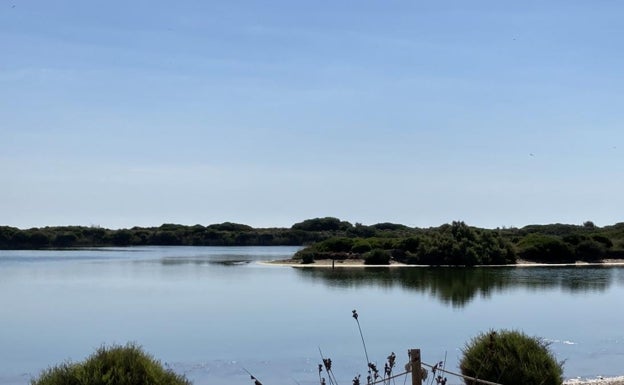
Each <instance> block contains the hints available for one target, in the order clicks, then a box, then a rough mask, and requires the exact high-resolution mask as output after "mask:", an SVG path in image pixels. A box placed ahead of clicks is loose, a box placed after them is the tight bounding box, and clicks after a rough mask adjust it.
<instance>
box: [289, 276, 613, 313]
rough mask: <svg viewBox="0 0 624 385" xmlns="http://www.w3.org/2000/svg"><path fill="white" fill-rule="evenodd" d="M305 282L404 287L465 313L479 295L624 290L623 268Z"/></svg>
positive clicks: (321, 278) (333, 278)
mask: <svg viewBox="0 0 624 385" xmlns="http://www.w3.org/2000/svg"><path fill="white" fill-rule="evenodd" d="M296 270H297V271H298V274H299V275H300V276H301V277H302V278H303V279H310V280H316V281H323V282H324V283H325V284H327V285H329V286H333V287H344V288H357V287H382V288H393V287H401V288H403V289H406V290H413V291H417V292H419V293H423V294H428V295H430V296H432V297H434V298H436V299H438V300H440V301H441V302H442V303H445V304H448V305H451V306H453V307H457V308H459V307H463V306H465V305H467V304H468V303H469V302H470V301H472V300H473V299H474V298H475V297H476V296H477V295H478V296H481V297H484V298H487V297H489V296H490V295H492V294H493V293H496V292H502V291H505V290H511V289H515V288H525V289H531V290H544V289H560V290H562V291H564V292H570V293H576V292H602V291H605V290H607V289H608V288H609V286H610V285H611V284H612V283H614V281H615V282H617V284H620V285H622V284H624V279H623V278H624V273H623V272H624V269H623V268H618V267H602V266H589V267H525V268H519V267H509V268H507V267H496V268H483V267H479V268H443V267H438V268H396V269H395V268H375V267H370V268H368V267H366V268H348V267H341V268H338V269H333V270H332V269H326V268H313V267H309V268H308V267H304V268H297V269H296Z"/></svg>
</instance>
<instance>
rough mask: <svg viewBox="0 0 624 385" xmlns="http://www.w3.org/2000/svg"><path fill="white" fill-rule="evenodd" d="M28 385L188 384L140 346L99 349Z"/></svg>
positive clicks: (49, 371) (44, 374) (59, 366)
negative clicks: (82, 359)
mask: <svg viewBox="0 0 624 385" xmlns="http://www.w3.org/2000/svg"><path fill="white" fill-rule="evenodd" d="M31 384H32V385H74V384H75V385H153V384H159V385H190V384H191V382H190V381H189V380H187V379H186V378H185V377H184V376H181V375H178V374H176V373H174V372H173V371H171V370H169V369H165V368H163V366H162V365H161V364H160V362H158V361H156V360H155V359H154V358H152V357H151V356H150V355H148V354H147V353H145V352H143V350H141V348H140V347H138V346H136V345H133V344H128V345H126V346H112V347H110V348H107V347H101V348H99V349H98V350H97V351H96V352H95V353H94V354H93V355H91V356H90V357H88V358H87V359H86V360H85V361H83V362H79V363H64V364H61V365H58V366H56V367H53V368H50V369H47V370H46V371H44V372H43V373H42V374H41V375H40V376H39V378H37V379H34V380H32V381H31Z"/></svg>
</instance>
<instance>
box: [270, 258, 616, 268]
mask: <svg viewBox="0 0 624 385" xmlns="http://www.w3.org/2000/svg"><path fill="white" fill-rule="evenodd" d="M261 263H262V264H268V265H278V266H292V267H332V260H331V259H320V260H316V261H314V263H307V264H302V263H301V262H300V261H299V260H290V259H289V260H278V261H269V262H261ZM334 266H335V267H429V266H430V265H407V264H405V263H398V262H391V263H390V265H365V264H364V261H363V260H361V259H345V260H336V261H335V262H334ZM540 266H624V260H605V261H604V262H596V263H589V262H576V263H534V262H528V261H519V262H518V263H516V264H511V265H482V267H540ZM477 267H478V266H477Z"/></svg>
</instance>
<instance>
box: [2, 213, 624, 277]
mask: <svg viewBox="0 0 624 385" xmlns="http://www.w3.org/2000/svg"><path fill="white" fill-rule="evenodd" d="M152 245H172V246H179V245H184V246H278V245H289V246H302V245H303V246H308V247H306V249H304V250H302V251H300V252H299V253H298V254H297V258H300V259H301V261H302V262H304V263H311V262H313V261H314V260H315V259H325V258H331V259H334V260H342V259H348V258H358V259H365V256H366V255H367V254H368V253H371V252H372V251H374V250H377V249H379V250H383V251H385V252H386V253H388V254H389V255H390V260H391V261H398V262H403V263H408V264H426V265H463V266H473V265H491V264H509V263H514V262H515V261H516V260H518V259H520V260H526V261H534V262H545V263H562V262H574V261H588V262H593V261H600V260H602V259H605V258H617V259H624V223H618V224H616V225H613V226H606V227H597V226H596V225H595V224H594V223H592V222H591V221H586V222H584V223H583V224H582V225H566V224H552V225H530V226H525V227H523V228H520V229H518V228H503V229H481V228H477V227H472V226H469V225H467V224H465V223H464V222H452V223H450V224H444V225H442V226H439V227H431V228H426V229H424V228H411V227H408V226H405V225H401V224H395V223H378V224H374V225H370V226H366V225H362V224H361V223H356V224H355V225H352V224H351V223H349V222H346V221H341V220H340V219H338V218H333V217H325V218H314V219H307V220H305V221H302V222H299V223H295V224H294V225H293V226H292V227H290V228H253V227H251V226H248V225H244V224H238V223H231V222H224V223H220V224H211V225H208V226H202V225H194V226H184V225H178V224H163V225H161V226H159V227H133V228H131V229H120V230H109V229H104V228H100V227H93V226H92V227H84V226H58V227H43V228H32V229H26V230H20V229H18V228H15V227H8V226H0V249H41V248H69V247H102V246H152Z"/></svg>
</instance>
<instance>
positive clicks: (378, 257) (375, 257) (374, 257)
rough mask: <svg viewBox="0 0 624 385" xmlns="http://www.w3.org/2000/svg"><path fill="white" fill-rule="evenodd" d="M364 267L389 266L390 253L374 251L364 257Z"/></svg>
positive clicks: (380, 250)
mask: <svg viewBox="0 0 624 385" xmlns="http://www.w3.org/2000/svg"><path fill="white" fill-rule="evenodd" d="M364 264H365V265H389V264H390V253H389V252H388V251H386V250H382V249H375V250H373V251H371V252H369V253H366V254H365V255H364Z"/></svg>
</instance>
